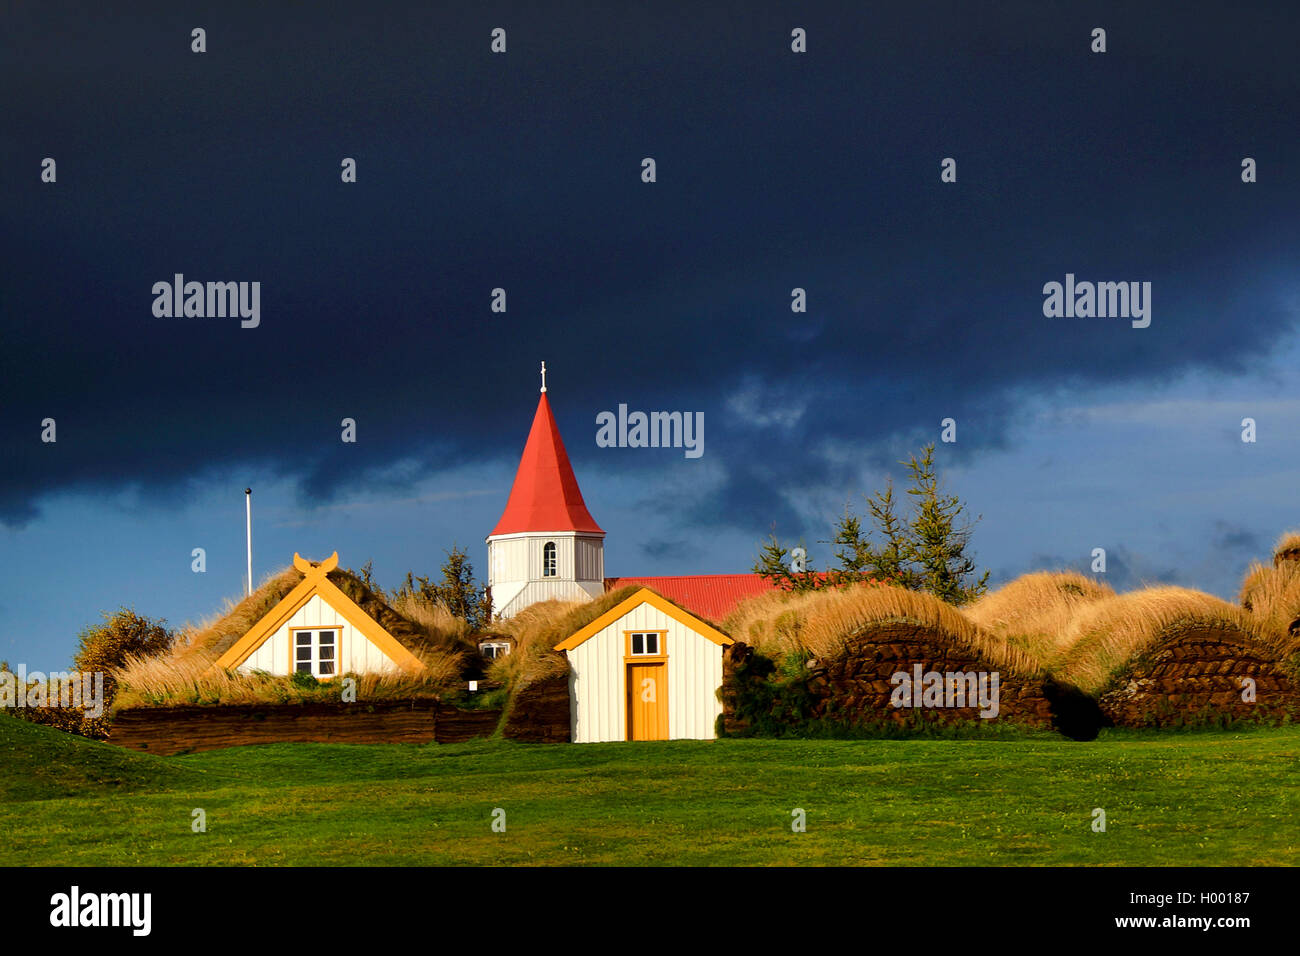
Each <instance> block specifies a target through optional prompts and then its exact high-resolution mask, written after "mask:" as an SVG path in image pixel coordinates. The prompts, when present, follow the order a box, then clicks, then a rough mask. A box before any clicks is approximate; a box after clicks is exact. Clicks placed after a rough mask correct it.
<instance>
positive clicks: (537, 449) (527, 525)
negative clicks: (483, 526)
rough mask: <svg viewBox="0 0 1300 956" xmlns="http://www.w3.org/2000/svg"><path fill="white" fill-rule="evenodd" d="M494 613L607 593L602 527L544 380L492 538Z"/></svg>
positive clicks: (507, 614) (489, 539) (490, 569)
mask: <svg viewBox="0 0 1300 956" xmlns="http://www.w3.org/2000/svg"><path fill="white" fill-rule="evenodd" d="M487 546H488V584H490V585H491V587H492V615H493V617H510V616H511V615H512V614H514V613H516V612H517V611H519V610H521V609H522V608H525V607H527V606H528V605H530V604H533V603H534V602H537V601H545V600H548V599H551V598H558V599H562V600H587V599H588V598H594V597H599V596H600V595H601V594H604V593H605V532H604V531H602V530H601V528H600V525H598V524H596V521H595V519H594V518H592V516H591V512H589V511H588V510H587V505H586V503H585V502H584V501H583V500H582V490H581V489H580V488H579V487H578V479H577V477H576V476H575V475H574V474H573V466H572V465H570V464H569V455H568V453H567V452H566V451H565V449H564V441H563V440H562V439H561V438H560V430H559V427H558V426H557V425H556V423H555V415H554V414H553V413H552V412H551V405H550V402H549V401H547V398H546V386H545V385H543V386H542V394H541V399H540V400H539V401H538V403H537V412H536V414H534V415H533V425H532V428H531V429H530V430H529V432H528V441H527V442H526V443H525V444H524V453H523V455H522V456H520V459H519V469H518V471H517V472H516V473H515V481H514V485H513V486H512V487H511V489H510V498H509V499H508V500H507V501H506V508H505V511H504V512H502V514H501V518H500V520H499V521H497V524H496V527H495V528H493V529H492V533H491V534H489V535H488V537H487Z"/></svg>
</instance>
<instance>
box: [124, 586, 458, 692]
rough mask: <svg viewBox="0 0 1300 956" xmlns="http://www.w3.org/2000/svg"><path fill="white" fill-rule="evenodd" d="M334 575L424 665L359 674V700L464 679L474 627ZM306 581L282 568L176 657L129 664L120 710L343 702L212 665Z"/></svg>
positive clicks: (444, 686) (181, 646) (180, 646)
mask: <svg viewBox="0 0 1300 956" xmlns="http://www.w3.org/2000/svg"><path fill="white" fill-rule="evenodd" d="M328 577H329V580H330V582H331V583H333V584H334V585H335V586H336V587H338V588H339V590H341V591H342V592H343V593H344V594H346V595H347V596H348V597H349V598H351V599H352V600H353V601H355V602H356V603H357V605H358V606H360V607H361V609H362V610H363V611H365V612H366V614H368V615H369V616H370V617H371V618H373V619H374V620H376V621H377V622H379V624H380V625H381V626H382V627H383V628H384V629H385V630H387V631H388V633H390V634H392V635H393V637H395V638H397V640H398V641H399V642H401V643H402V645H403V646H405V647H406V648H407V649H408V650H410V651H411V653H412V654H414V655H415V656H416V657H417V658H419V659H420V660H421V661H422V662H423V663H424V665H425V669H424V671H422V672H421V673H420V674H417V675H406V674H392V675H378V674H365V675H357V694H358V699H359V700H361V699H366V698H367V697H371V698H373V697H402V696H411V695H422V694H440V693H442V692H444V691H446V690H448V689H450V688H451V687H452V686H453V685H454V684H455V683H457V682H458V680H459V677H460V674H461V672H462V670H463V667H464V663H465V659H466V657H467V655H468V654H470V653H471V652H472V651H473V644H472V643H471V642H470V640H469V630H470V629H469V626H468V624H466V623H465V622H464V621H461V620H459V619H457V618H455V617H453V616H452V615H450V614H448V613H447V612H446V611H445V610H444V609H442V608H439V607H434V606H431V605H428V603H427V602H422V601H421V600H420V599H419V598H418V597H412V598H407V599H405V600H401V601H398V602H397V603H398V604H399V605H400V606H401V608H402V609H403V610H402V611H399V610H397V609H395V608H393V607H392V606H390V605H389V604H388V602H387V601H386V600H384V598H383V597H381V596H380V595H378V594H376V593H375V592H373V591H371V590H370V589H369V588H368V587H366V585H365V584H364V582H362V580H361V579H360V578H359V577H357V575H355V574H353V573H352V572H351V571H348V570H345V569H341V568H336V569H335V570H333V571H331V572H330V573H329V575H328ZM302 580H303V575H302V573H301V572H300V571H298V570H297V569H296V568H293V567H288V568H284V569H282V570H280V571H277V572H275V573H274V574H271V575H269V576H268V577H267V578H266V579H264V580H263V582H262V583H261V585H260V586H259V587H258V588H257V590H255V591H254V592H253V593H252V594H251V595H248V596H247V597H244V598H243V599H241V600H239V601H233V600H227V601H226V602H225V607H224V609H223V610H222V612H221V613H219V614H218V615H216V616H214V617H213V618H211V619H209V620H207V621H205V622H203V623H202V624H199V625H198V626H196V627H191V628H187V629H186V630H185V631H184V632H182V634H181V635H180V637H179V638H178V640H177V642H176V645H175V647H174V648H173V649H172V650H171V651H170V652H169V653H167V654H164V655H160V656H157V657H150V658H133V659H130V660H128V661H127V663H126V664H125V665H124V666H123V667H122V668H120V669H119V670H118V671H117V676H118V680H119V681H120V684H121V689H120V691H119V695H118V698H117V701H116V703H115V706H134V705H144V704H161V703H186V702H188V703H218V702H220V703H252V702H277V701H278V702H283V701H289V700H303V699H318V698H319V696H320V695H321V694H329V695H332V696H334V697H337V694H338V692H337V689H333V690H325V691H320V692H319V693H318V692H317V691H314V690H313V689H311V688H301V687H295V686H293V685H292V682H291V680H290V679H289V678H288V677H272V676H270V675H266V674H242V673H239V672H237V671H229V672H227V671H222V670H219V669H216V668H214V667H213V666H212V665H214V664H215V663H216V661H217V660H218V659H219V658H220V657H221V655H222V654H224V653H225V652H226V651H227V650H229V649H230V648H231V647H233V646H234V645H235V644H236V643H237V642H238V641H239V639H240V638H242V637H243V636H244V635H245V634H247V633H248V631H249V630H250V629H251V628H252V627H253V626H254V625H255V624H256V623H257V622H258V621H260V620H261V619H262V618H263V617H265V616H266V614H267V613H269V612H270V611H271V609H272V608H274V607H275V606H276V605H277V604H278V603H279V602H280V601H282V600H283V599H284V598H285V596H286V595H288V594H289V592H290V591H292V590H293V589H294V588H295V587H297V585H298V584H299V583H300V582H301V581H302ZM403 611H405V613H403ZM324 686H325V687H326V688H328V687H330V684H329V683H326V684H325V685H324Z"/></svg>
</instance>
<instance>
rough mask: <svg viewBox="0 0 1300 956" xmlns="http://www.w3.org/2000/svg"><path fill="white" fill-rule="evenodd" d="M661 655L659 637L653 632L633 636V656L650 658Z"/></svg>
mask: <svg viewBox="0 0 1300 956" xmlns="http://www.w3.org/2000/svg"><path fill="white" fill-rule="evenodd" d="M658 653H659V635H658V634H657V633H656V632H654V631H651V632H649V633H648V634H633V635H632V656H633V657H640V656H643V655H644V656H649V655H652V654H658Z"/></svg>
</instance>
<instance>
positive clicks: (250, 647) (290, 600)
mask: <svg viewBox="0 0 1300 956" xmlns="http://www.w3.org/2000/svg"><path fill="white" fill-rule="evenodd" d="M338 564H339V553H338V552H337V551H335V552H334V553H333V554H332V555H330V556H329V557H328V558H326V559H325V560H324V561H322V562H321V563H320V564H318V565H315V566H313V565H311V564H310V563H309V562H308V561H306V560H304V559H303V558H301V557H299V556H298V554H297V553H296V552H295V553H294V556H293V566H294V567H295V568H297V569H298V570H299V571H301V572H302V573H303V575H304V576H303V579H302V580H301V581H299V582H298V584H297V585H296V586H295V587H294V589H293V590H292V591H290V592H289V593H288V594H286V595H285V596H284V597H283V598H282V599H281V600H280V603H279V604H277V605H276V606H275V607H273V608H271V610H269V611H267V612H266V616H265V617H263V618H262V619H261V620H260V621H258V622H257V623H256V624H254V625H253V626H252V627H251V628H249V630H248V633H247V634H245V635H244V636H243V637H241V638H240V639H239V640H238V641H236V642H235V644H234V646H232V647H231V648H230V650H228V651H226V653H224V654H222V655H221V656H220V657H219V658H217V662H216V663H215V664H214V665H213V667H214V668H216V669H227V670H228V669H230V668H234V667H238V666H239V665H240V664H242V663H244V661H246V660H248V658H250V657H251V656H252V655H253V652H254V651H255V650H257V649H258V648H259V647H261V646H262V645H263V644H264V643H265V642H266V641H267V639H269V638H270V637H271V635H273V634H274V633H275V632H276V631H278V630H280V628H281V627H283V626H284V625H285V624H286V623H287V622H288V621H289V619H290V618H292V617H293V616H294V615H295V614H297V613H298V611H299V610H300V609H301V608H302V607H303V605H305V604H306V603H307V602H308V601H310V600H311V599H312V598H313V597H314V596H316V595H318V594H319V595H320V597H321V599H322V600H323V601H325V603H327V604H328V605H329V606H330V607H332V608H333V609H334V610H335V611H337V612H338V613H339V614H341V615H342V616H343V618H344V619H345V620H346V621H347V622H348V623H349V624H351V625H352V626H353V627H355V628H356V629H357V630H358V631H360V632H361V633H362V634H364V635H365V636H366V637H367V638H369V640H370V641H371V643H373V644H374V645H375V646H376V647H378V648H379V649H380V650H381V651H383V652H384V653H385V654H387V655H388V657H389V658H390V659H391V660H392V661H393V663H394V664H396V665H397V666H398V667H400V668H402V669H403V670H405V671H409V672H412V673H414V672H417V671H422V670H424V663H423V662H422V661H421V660H420V659H419V658H418V657H416V656H415V655H414V654H412V653H411V652H410V651H409V650H407V649H406V647H405V646H403V644H402V642H401V641H399V640H398V639H397V638H395V637H393V635H391V634H389V633H388V631H386V630H385V629H384V627H383V625H382V624H380V623H379V622H378V621H376V620H375V619H374V618H372V617H371V616H370V615H369V614H367V613H366V612H365V611H364V610H363V609H362V608H361V606H360V605H359V604H357V602H356V601H354V600H352V598H350V597H348V596H347V595H346V594H344V593H343V592H342V591H340V590H339V589H338V588H337V587H336V586H335V585H334V584H333V582H331V581H330V580H329V579H328V578H327V577H326V575H327V574H329V572H331V571H333V570H334V569H335V568H336V567H338Z"/></svg>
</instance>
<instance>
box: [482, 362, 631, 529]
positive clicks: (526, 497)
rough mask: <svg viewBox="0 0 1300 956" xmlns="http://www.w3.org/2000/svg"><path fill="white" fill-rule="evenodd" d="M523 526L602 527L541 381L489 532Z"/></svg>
mask: <svg viewBox="0 0 1300 956" xmlns="http://www.w3.org/2000/svg"><path fill="white" fill-rule="evenodd" d="M543 374H544V373H543ZM544 382H545V379H543V383H544ZM524 531H584V532H588V533H592V534H604V533H605V532H604V531H602V530H601V529H600V525H598V524H596V520H595V519H594V518H593V517H592V516H591V512H589V511H588V510H587V505H586V504H585V503H584V502H583V500H582V490H581V489H580V488H579V487H578V479H577V478H576V477H574V474H573V466H572V465H570V464H569V455H568V453H567V452H566V451H565V450H564V441H563V439H561V438H560V429H559V428H558V427H557V426H556V424H555V416H554V415H553V414H552V413H551V404H550V402H548V401H547V400H546V386H545V384H543V385H542V397H541V400H540V401H538V403H537V414H536V415H534V416H533V427H532V429H531V430H530V431H529V432H528V441H527V443H525V445H524V453H523V455H522V456H521V457H520V459H519V470H518V471H517V472H516V473H515V483H514V486H513V487H512V488H511V489H510V498H509V500H508V501H506V510H505V511H504V512H503V513H502V515H501V520H500V521H498V522H497V526H496V527H495V528H493V529H492V535H498V534H518V533H520V532H524ZM492 535H489V537H491V536H492Z"/></svg>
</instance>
